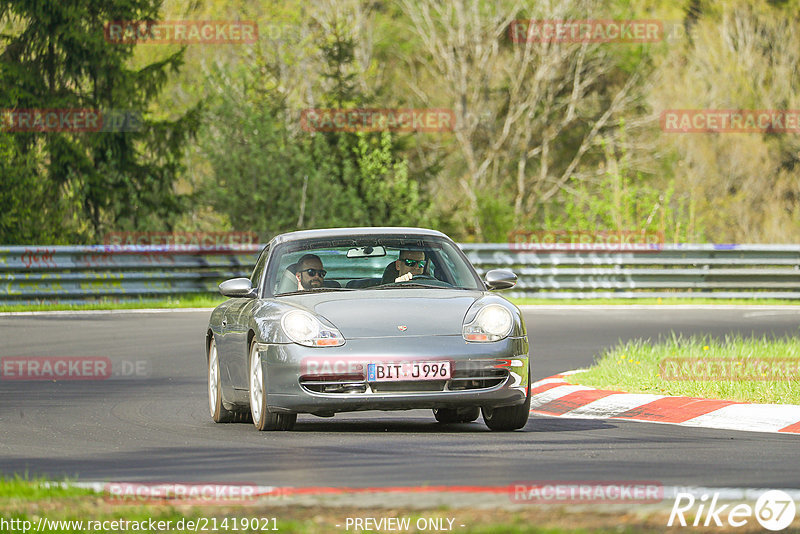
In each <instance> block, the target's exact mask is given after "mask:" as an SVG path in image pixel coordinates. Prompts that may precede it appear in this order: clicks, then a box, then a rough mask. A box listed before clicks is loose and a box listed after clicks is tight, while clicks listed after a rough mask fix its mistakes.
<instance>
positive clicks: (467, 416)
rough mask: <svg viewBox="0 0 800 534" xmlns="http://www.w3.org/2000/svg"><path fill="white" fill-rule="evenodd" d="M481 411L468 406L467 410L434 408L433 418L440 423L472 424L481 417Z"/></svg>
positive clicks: (476, 407)
mask: <svg viewBox="0 0 800 534" xmlns="http://www.w3.org/2000/svg"><path fill="white" fill-rule="evenodd" d="M480 414H481V410H480V408H479V407H478V406H468V407H466V408H434V409H433V416H434V417H435V418H436V420H437V421H439V422H440V423H445V424H453V423H471V422H473V421H474V420H476V419H477V418H478V416H480Z"/></svg>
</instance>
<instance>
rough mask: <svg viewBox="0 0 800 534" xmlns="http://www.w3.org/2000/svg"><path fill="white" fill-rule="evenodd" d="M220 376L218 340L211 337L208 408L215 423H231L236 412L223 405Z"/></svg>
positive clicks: (209, 347)
mask: <svg viewBox="0 0 800 534" xmlns="http://www.w3.org/2000/svg"><path fill="white" fill-rule="evenodd" d="M220 377H221V375H220V372H219V354H218V353H217V342H216V341H215V340H214V338H211V343H210V344H209V345H208V408H209V411H210V412H211V418H212V419H213V420H214V422H215V423H230V422H232V421H233V420H234V419H235V416H236V414H235V413H234V412H233V411H232V410H228V409H227V408H225V406H223V405H222V384H221V383H220V380H221V378H220Z"/></svg>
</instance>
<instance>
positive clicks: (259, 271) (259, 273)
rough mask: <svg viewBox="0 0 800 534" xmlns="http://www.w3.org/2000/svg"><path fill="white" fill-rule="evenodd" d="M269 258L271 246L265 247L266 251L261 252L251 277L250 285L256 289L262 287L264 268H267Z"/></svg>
mask: <svg viewBox="0 0 800 534" xmlns="http://www.w3.org/2000/svg"><path fill="white" fill-rule="evenodd" d="M268 256H269V245H267V246H266V247H264V250H262V251H261V255H260V256H259V257H258V261H256V266H255V268H254V269H253V274H252V275H251V276H250V283H251V284H253V287H255V288H260V287H261V280H262V279H263V278H264V268H265V267H266V266H267V257H268Z"/></svg>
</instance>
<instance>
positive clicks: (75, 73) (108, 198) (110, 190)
mask: <svg viewBox="0 0 800 534" xmlns="http://www.w3.org/2000/svg"><path fill="white" fill-rule="evenodd" d="M160 4H161V0H79V1H75V2H68V3H58V2H56V3H53V2H46V1H42V2H38V1H37V2H31V1H28V0H6V1H5V2H4V3H3V4H2V7H0V20H2V21H3V22H4V23H5V24H6V27H10V28H11V30H12V31H11V32H10V33H7V34H4V35H2V37H1V38H2V40H3V42H4V45H5V46H4V48H3V51H2V53H0V108H3V109H5V110H25V109H27V110H53V109H91V110H100V111H101V112H106V113H107V112H109V111H111V110H114V111H117V110H120V111H124V112H125V113H127V116H128V118H129V119H131V118H132V119H133V121H134V123H138V129H137V131H112V132H109V131H100V132H97V131H83V132H80V131H74V130H73V131H64V132H56V131H48V132H15V133H14V134H13V136H12V137H10V138H9V141H10V153H11V159H12V160H13V161H14V162H16V163H14V165H16V164H19V165H21V166H17V168H18V169H24V168H27V169H33V168H35V169H36V171H37V174H38V176H39V178H38V180H40V181H41V183H40V184H38V185H40V186H41V189H42V190H43V192H45V193H46V195H50V197H51V200H54V201H55V203H56V206H57V207H56V208H53V209H51V208H50V207H45V209H44V210H43V211H41V212H39V211H33V212H31V211H29V210H25V209H18V210H17V212H18V213H23V212H24V213H25V217H26V218H31V219H32V222H33V224H30V225H29V228H34V229H36V228H38V231H37V230H32V231H28V230H24V231H23V230H22V227H21V226H20V227H18V228H19V229H20V232H16V231H15V230H14V228H12V227H10V226H5V227H4V230H3V231H4V234H3V235H0V240H2V241H4V242H7V243H20V242H22V241H26V242H43V241H48V240H50V239H53V238H54V235H57V236H58V237H57V239H59V240H67V241H69V242H73V243H75V242H90V241H92V240H97V239H99V238H100V237H101V236H102V235H103V233H104V232H105V231H108V230H110V229H115V230H163V229H165V228H169V226H170V225H171V223H172V221H174V219H175V217H176V216H177V214H178V213H179V212H180V211H181V209H182V207H183V204H182V202H181V199H180V197H179V196H178V195H177V194H176V192H175V182H176V179H177V178H178V176H179V174H180V172H181V169H182V163H181V159H182V151H183V149H184V146H185V144H186V141H187V140H188V139H189V138H190V137H191V135H192V134H193V131H194V129H195V126H196V124H197V117H198V110H197V109H194V110H192V111H190V112H189V113H186V114H184V115H183V116H182V117H178V118H176V119H173V120H168V119H151V118H148V116H147V111H148V109H147V108H148V103H149V102H151V101H152V100H153V99H154V98H155V97H156V96H157V95H158V93H159V91H160V90H161V89H162V88H163V86H164V84H165V83H166V81H167V79H168V74H169V72H176V71H177V70H178V68H179V67H180V66H181V64H182V57H183V52H184V51H183V50H179V51H177V52H175V53H172V54H170V55H168V56H167V57H165V58H164V59H162V60H160V61H157V62H155V63H151V64H149V65H146V66H144V67H142V68H139V69H132V68H130V67H129V66H128V60H129V59H130V58H131V57H132V55H133V50H134V46H135V45H134V44H117V43H113V42H109V41H107V40H106V38H105V36H104V32H103V26H104V23H106V22H108V21H118V20H126V21H133V20H135V21H143V20H156V18H157V16H158V12H159V7H160ZM139 120H140V122H138V121H139ZM134 123H129V124H128V128H136V126H134ZM22 162H24V164H23V163H22ZM24 189H25V188H22V189H19V188H17V189H14V191H18V192H20V193H19V194H18V193H14V197H13V199H7V200H6V202H11V203H12V204H13V205H15V206H17V207H19V206H20V205H22V204H25V203H26V202H30V200H31V199H30V198H28V197H26V196H25V195H24V193H22V191H24ZM43 198H44V197H43ZM56 216H57V218H58V219H59V220H58V223H60V226H61V228H60V229H59V231H57V232H55V233H54V232H53V231H52V229H50V226H51V225H52V224H53V223H54V221H53V217H56Z"/></svg>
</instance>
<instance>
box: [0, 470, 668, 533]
mask: <svg viewBox="0 0 800 534" xmlns="http://www.w3.org/2000/svg"><path fill="white" fill-rule="evenodd" d="M353 501H354V503H357V501H358V499H357V498H356V497H354V499H353ZM668 504H669V503H668ZM667 511H668V509H665V510H662V509H658V510H652V509H650V510H631V509H630V507H622V508H620V507H618V509H616V510H609V509H608V506H603V507H599V508H595V509H589V507H587V505H583V506H582V507H580V508H577V509H576V508H572V509H566V508H564V507H563V506H557V505H543V506H542V505H540V506H530V507H528V506H525V507H520V508H517V509H513V510H507V509H497V508H484V509H468V508H454V509H450V508H446V507H441V506H436V507H435V506H433V505H431V506H430V507H427V508H422V509H421V508H419V507H415V508H403V507H398V506H392V507H377V508H374V507H373V508H367V507H358V506H357V505H356V506H338V507H337V506H325V505H324V504H323V505H319V504H318V505H315V506H312V505H308V504H304V505H297V504H284V505H276V504H265V503H264V502H258V501H257V502H254V503H251V504H247V505H238V506H231V505H220V504H203V505H202V506H197V505H194V506H189V505H185V504H181V503H180V502H163V503H156V504H147V505H138V504H135V505H134V504H119V503H118V502H114V501H112V500H110V498H109V497H108V496H107V495H106V496H104V495H102V494H99V493H94V492H92V491H91V490H85V489H78V488H74V487H61V486H59V485H58V484H47V483H46V482H45V481H27V480H25V479H22V478H20V477H15V478H13V479H2V478H0V532H31V531H36V532H60V533H75V534H77V533H81V534H85V533H86V532H153V533H156V532H158V533H163V532H284V533H297V534H322V533H326V534H327V533H337V532H341V533H347V532H397V531H402V532H407V533H418V532H439V531H444V530H447V531H453V532H459V533H463V534H489V533H509V534H544V533H562V532H564V533H582V532H592V533H612V532H613V533H649V532H662V531H663V529H664V527H663V525H665V524H666V520H667V516H666V513H667ZM348 518H351V519H354V518H372V519H374V520H376V521H380V519H381V518H397V519H401V520H402V519H406V518H407V521H408V522H409V523H410V525H411V526H410V528H407V529H402V530H398V528H397V527H396V526H394V527H391V526H389V527H388V528H383V529H358V528H354V527H353V525H352V524H351V526H350V528H346V525H347V519H348ZM418 520H422V521H423V523H417V522H418ZM448 520H452V522H448ZM122 521H127V522H128V523H122ZM190 521H192V522H193V525H192V524H191V523H189V522H190ZM437 521H438V523H437ZM113 522H117V523H113ZM133 522H136V524H135V525H134V524H133ZM159 522H161V524H160V525H159ZM167 522H169V523H167ZM386 524H387V525H388V523H386ZM420 524H421V525H422V528H420V527H418V525H420ZM434 524H438V525H440V526H441V527H443V528H431V527H430V525H434ZM395 525H396V524H395ZM164 527H167V528H164ZM214 527H216V528H214ZM253 527H256V528H253Z"/></svg>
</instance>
